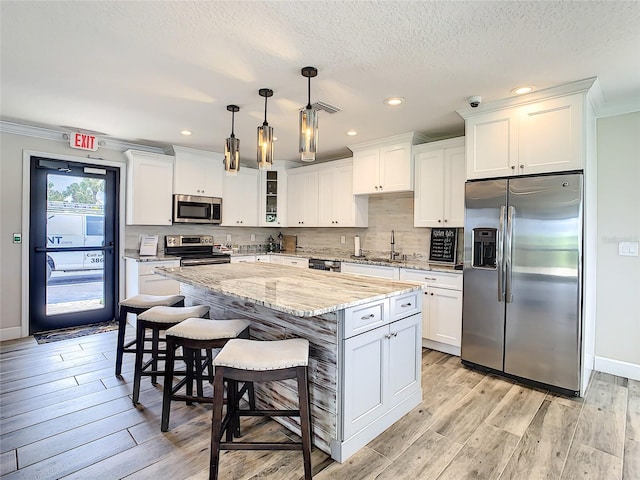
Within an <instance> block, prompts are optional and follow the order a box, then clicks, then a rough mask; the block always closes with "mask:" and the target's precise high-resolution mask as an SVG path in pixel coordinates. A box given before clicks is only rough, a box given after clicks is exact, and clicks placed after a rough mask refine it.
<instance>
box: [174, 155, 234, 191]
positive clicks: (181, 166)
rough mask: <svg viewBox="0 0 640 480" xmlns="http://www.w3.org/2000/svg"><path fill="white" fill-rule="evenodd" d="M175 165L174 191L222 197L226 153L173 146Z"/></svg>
mask: <svg viewBox="0 0 640 480" xmlns="http://www.w3.org/2000/svg"><path fill="white" fill-rule="evenodd" d="M172 148H173V151H174V153H175V158H176V160H175V167H174V171H173V193H178V194H182V195H198V196H204V197H222V192H223V177H224V176H225V173H224V164H223V160H224V155H223V154H221V153H215V152H206V151H204V150H195V149H193V148H187V147H178V146H173V147H172Z"/></svg>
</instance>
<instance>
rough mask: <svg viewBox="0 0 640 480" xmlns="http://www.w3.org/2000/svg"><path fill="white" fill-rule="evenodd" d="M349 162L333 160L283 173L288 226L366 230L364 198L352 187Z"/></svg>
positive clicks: (351, 168)
mask: <svg viewBox="0 0 640 480" xmlns="http://www.w3.org/2000/svg"><path fill="white" fill-rule="evenodd" d="M352 178H353V162H352V160H351V159H350V158H347V159H343V160H334V161H331V162H326V163H321V164H318V165H312V166H308V167H299V168H294V169H291V170H288V172H287V226H288V227H366V226H367V225H368V221H369V218H368V212H369V203H368V197H356V196H354V195H353V193H352V191H351V188H352V185H353V183H352Z"/></svg>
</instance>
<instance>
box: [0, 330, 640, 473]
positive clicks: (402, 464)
mask: <svg viewBox="0 0 640 480" xmlns="http://www.w3.org/2000/svg"><path fill="white" fill-rule="evenodd" d="M115 341H116V337H115V332H109V333H102V334H98V335H92V336H87V337H82V338H78V339H74V340H65V341H61V342H56V343H50V344H46V345H37V344H36V343H35V341H34V340H33V339H32V338H29V339H22V340H17V341H10V342H4V343H2V344H0V373H1V377H0V392H1V395H0V416H1V419H0V433H1V436H0V446H1V455H0V475H1V476H2V478H3V479H6V480H10V479H18V478H20V479H36V478H38V479H57V478H65V479H70V478H74V479H98V478H99V479H101V480H105V479H118V478H127V479H156V478H169V479H172V480H179V479H186V478H189V479H200V478H203V479H204V478H207V475H208V459H209V436H210V408H209V406H202V405H194V406H191V407H188V406H186V405H184V404H177V403H175V402H174V404H173V407H172V414H171V424H170V431H169V432H167V433H165V434H163V433H161V432H160V427H159V425H160V408H161V387H160V386H157V387H153V386H151V385H150V382H149V379H148V378H145V379H143V389H144V390H143V392H142V393H141V398H140V401H141V404H140V405H139V406H138V408H134V407H133V406H132V404H131V398H130V394H131V383H132V361H133V358H132V355H125V365H124V369H123V370H124V372H123V378H122V379H118V378H116V377H115V376H114V375H113V369H114V350H115ZM423 387H424V401H423V403H422V405H421V406H419V407H418V408H416V409H415V410H413V411H412V412H411V413H410V414H409V415H407V416H406V417H404V418H403V419H401V420H400V421H399V422H398V423H396V424H395V425H394V426H392V427H391V428H390V429H388V430H387V431H386V432H385V433H383V434H382V435H381V436H380V437H378V438H377V439H376V440H374V441H373V442H371V443H370V444H369V445H368V446H367V447H365V448H364V449H362V450H361V451H360V452H359V453H358V454H357V455H355V456H354V457H352V458H351V459H349V460H348V461H347V462H345V463H344V464H338V463H335V462H333V461H332V460H331V459H330V458H328V457H327V456H326V455H325V454H324V453H322V452H320V451H318V450H317V449H314V452H313V458H312V460H313V466H314V474H315V475H314V478H315V479H317V480H327V479H340V480H360V479H393V480H403V479H412V480H413V479H438V480H444V479H455V480H459V479H465V478H469V479H471V478H473V479H518V480H522V479H534V480H537V479H546V478H550V479H556V478H557V479H560V478H562V479H577V478H580V479H584V478H592V479H597V480H604V479H606V480H609V479H619V478H625V479H629V480H630V479H640V382H637V381H633V380H627V379H624V378H619V377H614V376H611V375H607V374H596V375H595V376H594V377H593V378H592V382H591V386H590V389H589V392H588V394H587V396H586V398H585V399H568V398H563V397H558V396H555V395H553V394H550V393H548V392H545V391H542V390H536V389H531V388H528V387H525V386H522V385H519V384H517V383H514V382H511V381H508V380H504V379H500V378H498V377H495V376H492V375H484V374H482V373H478V372H475V371H472V370H469V369H466V368H464V367H462V366H461V365H460V362H459V359H458V358H457V357H452V356H449V355H446V354H443V353H439V352H436V351H429V350H424V352H423ZM243 430H244V434H245V435H247V437H253V438H256V437H258V436H259V437H260V438H262V439H273V440H281V439H285V438H286V437H287V436H292V434H290V433H289V432H288V431H286V430H285V429H284V428H283V427H281V426H280V425H278V424H276V423H275V422H273V421H271V420H264V419H257V420H256V421H255V422H254V423H251V424H245V425H244V427H243ZM266 441H268V440H266ZM301 477H302V461H301V455H300V453H299V452H224V453H223V455H222V457H221V477H220V478H221V479H236V480H238V479H252V478H262V479H299V478H301Z"/></svg>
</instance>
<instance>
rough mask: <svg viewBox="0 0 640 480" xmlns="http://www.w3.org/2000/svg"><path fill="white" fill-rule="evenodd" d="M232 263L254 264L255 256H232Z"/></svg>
mask: <svg viewBox="0 0 640 480" xmlns="http://www.w3.org/2000/svg"><path fill="white" fill-rule="evenodd" d="M229 260H230V261H231V262H230V263H254V262H255V261H256V256H255V255H231V258H230V259H229Z"/></svg>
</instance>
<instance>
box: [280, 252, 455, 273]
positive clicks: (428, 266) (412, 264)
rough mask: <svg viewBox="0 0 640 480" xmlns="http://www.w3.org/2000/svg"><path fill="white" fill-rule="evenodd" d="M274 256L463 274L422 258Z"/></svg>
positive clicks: (336, 254)
mask: <svg viewBox="0 0 640 480" xmlns="http://www.w3.org/2000/svg"><path fill="white" fill-rule="evenodd" d="M273 255H290V256H295V257H303V258H319V259H322V260H332V261H338V262H347V263H359V264H363V265H378V266H383V267H401V268H411V269H414V270H428V271H433V272H446V273H456V274H460V275H461V274H462V270H455V269H454V266H453V265H439V264H435V263H429V262H428V261H425V260H424V259H421V258H415V257H410V258H408V259H407V260H395V261H393V262H391V261H389V260H387V259H386V258H384V257H382V256H380V255H369V256H364V257H354V256H351V255H348V254H345V253H344V252H331V251H326V250H322V251H321V250H299V251H296V252H280V253H279V254H273Z"/></svg>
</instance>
